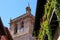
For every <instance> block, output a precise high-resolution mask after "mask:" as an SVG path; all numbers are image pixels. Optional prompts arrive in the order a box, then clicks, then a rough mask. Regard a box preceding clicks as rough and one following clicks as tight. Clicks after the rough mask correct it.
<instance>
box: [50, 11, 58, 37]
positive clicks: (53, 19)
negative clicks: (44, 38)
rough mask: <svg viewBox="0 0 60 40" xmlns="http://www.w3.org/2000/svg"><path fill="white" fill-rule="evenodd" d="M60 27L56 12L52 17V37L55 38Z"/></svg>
mask: <svg viewBox="0 0 60 40" xmlns="http://www.w3.org/2000/svg"><path fill="white" fill-rule="evenodd" d="M58 26H59V23H58V21H57V16H56V14H55V12H54V14H53V16H52V19H51V22H50V27H51V29H52V37H54V35H55V32H56V30H57V28H58Z"/></svg>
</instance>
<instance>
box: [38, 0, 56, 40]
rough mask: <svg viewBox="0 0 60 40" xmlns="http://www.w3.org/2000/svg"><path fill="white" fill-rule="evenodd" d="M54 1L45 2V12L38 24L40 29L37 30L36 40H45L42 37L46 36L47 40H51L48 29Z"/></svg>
mask: <svg viewBox="0 0 60 40" xmlns="http://www.w3.org/2000/svg"><path fill="white" fill-rule="evenodd" d="M55 2H56V1H55V0H47V2H46V4H45V5H44V7H45V12H44V15H43V17H42V22H41V23H40V25H41V28H40V30H39V35H38V40H46V39H44V35H45V34H46V35H47V36H48V40H52V29H51V28H50V16H51V14H52V11H53V9H54V7H55Z"/></svg>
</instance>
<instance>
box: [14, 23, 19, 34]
mask: <svg viewBox="0 0 60 40" xmlns="http://www.w3.org/2000/svg"><path fill="white" fill-rule="evenodd" d="M17 26H18V25H17V24H15V27H14V34H16V33H17V29H18V27H17Z"/></svg>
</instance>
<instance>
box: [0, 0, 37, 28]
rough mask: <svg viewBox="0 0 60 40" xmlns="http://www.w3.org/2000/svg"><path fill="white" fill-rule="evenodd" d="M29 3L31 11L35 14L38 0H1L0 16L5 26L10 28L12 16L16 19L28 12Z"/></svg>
mask: <svg viewBox="0 0 60 40" xmlns="http://www.w3.org/2000/svg"><path fill="white" fill-rule="evenodd" d="M28 3H29V5H30V7H31V10H32V11H31V13H32V14H33V15H35V12H36V3H37V0H0V17H1V18H2V21H3V24H4V26H6V27H8V28H9V27H10V26H9V22H10V18H11V19H14V18H16V17H18V16H21V15H23V14H24V13H26V7H27V6H28Z"/></svg>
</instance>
